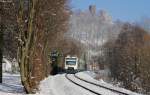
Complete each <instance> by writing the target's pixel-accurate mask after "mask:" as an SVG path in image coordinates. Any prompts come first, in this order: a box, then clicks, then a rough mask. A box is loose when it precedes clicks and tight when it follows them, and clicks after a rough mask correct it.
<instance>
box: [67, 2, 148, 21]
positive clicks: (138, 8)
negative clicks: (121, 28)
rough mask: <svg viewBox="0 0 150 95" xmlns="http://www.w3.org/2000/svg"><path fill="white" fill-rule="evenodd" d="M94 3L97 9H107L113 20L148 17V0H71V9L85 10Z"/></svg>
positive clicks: (134, 19) (136, 19)
mask: <svg viewBox="0 0 150 95" xmlns="http://www.w3.org/2000/svg"><path fill="white" fill-rule="evenodd" d="M91 4H92V5H96V8H97V10H101V9H102V10H105V11H107V12H108V13H109V14H110V15H111V16H112V18H113V20H118V19H119V20H122V21H125V22H135V21H139V20H140V19H141V18H144V17H150V0H72V1H71V2H70V6H71V8H72V10H78V9H81V10H87V9H88V7H89V5H91Z"/></svg>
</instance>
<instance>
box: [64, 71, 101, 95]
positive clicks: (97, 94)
mask: <svg viewBox="0 0 150 95" xmlns="http://www.w3.org/2000/svg"><path fill="white" fill-rule="evenodd" d="M65 77H66V78H67V79H68V80H69V81H70V82H72V83H74V84H76V85H77V86H80V87H81V88H83V89H85V90H88V91H90V92H92V93H93V94H96V95H102V94H99V93H97V92H95V91H93V90H91V89H89V88H86V87H85V86H82V85H80V84H78V83H76V82H74V81H73V80H71V79H70V78H69V77H68V74H66V75H65Z"/></svg>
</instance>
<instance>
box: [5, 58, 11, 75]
mask: <svg viewBox="0 0 150 95" xmlns="http://www.w3.org/2000/svg"><path fill="white" fill-rule="evenodd" d="M3 62H4V63H3V72H6V71H7V72H11V71H12V65H11V62H10V61H9V60H7V59H6V58H3Z"/></svg>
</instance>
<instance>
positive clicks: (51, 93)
mask: <svg viewBox="0 0 150 95" xmlns="http://www.w3.org/2000/svg"><path fill="white" fill-rule="evenodd" d="M76 75H77V76H79V77H80V78H83V79H85V80H88V81H91V82H94V83H97V84H101V85H103V86H107V87H109V88H112V89H115V90H119V91H124V92H127V93H129V94H130V95H139V94H136V93H133V92H131V91H129V90H126V89H123V88H119V87H114V86H113V85H111V84H108V83H106V82H104V81H103V80H101V81H97V80H95V79H94V78H93V77H94V76H95V75H94V73H92V72H80V73H77V74H76ZM69 77H70V78H71V79H73V80H74V81H75V82H78V83H80V84H81V85H84V86H86V87H89V88H92V89H93V90H95V91H97V92H99V93H101V94H102V95H118V94H116V93H113V92H111V91H108V90H106V89H102V88H100V89H98V88H97V87H94V86H91V85H89V84H87V83H84V82H82V81H80V80H78V79H75V78H74V77H73V76H72V75H69ZM0 95H25V92H24V91H23V86H22V85H21V82H20V76H19V75H17V74H8V73H4V74H3V83H2V84H0ZM34 95H95V94H93V93H91V92H89V91H87V90H85V89H83V88H81V87H79V86H77V85H75V84H73V83H71V82H70V81H69V80H67V79H66V78H65V74H58V75H55V76H49V77H48V78H45V79H44V80H43V81H41V83H40V85H39V91H37V93H36V94H34Z"/></svg>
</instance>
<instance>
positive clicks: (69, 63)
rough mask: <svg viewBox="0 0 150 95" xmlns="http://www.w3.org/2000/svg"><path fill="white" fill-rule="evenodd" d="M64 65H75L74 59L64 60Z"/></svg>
mask: <svg viewBox="0 0 150 95" xmlns="http://www.w3.org/2000/svg"><path fill="white" fill-rule="evenodd" d="M66 65H76V61H66Z"/></svg>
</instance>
